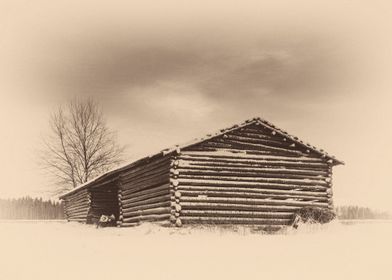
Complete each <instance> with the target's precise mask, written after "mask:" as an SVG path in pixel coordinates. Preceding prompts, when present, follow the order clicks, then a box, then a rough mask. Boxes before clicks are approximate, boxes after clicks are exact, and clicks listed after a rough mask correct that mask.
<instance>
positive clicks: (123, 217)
mask: <svg viewBox="0 0 392 280" xmlns="http://www.w3.org/2000/svg"><path fill="white" fill-rule="evenodd" d="M169 171H170V157H169V156H163V157H160V158H156V159H152V160H151V161H149V162H146V163H143V164H141V165H140V166H134V167H133V168H131V169H129V170H124V171H123V172H122V173H121V175H120V186H121V187H120V188H121V194H119V202H120V206H121V209H120V219H119V222H118V223H117V224H118V225H119V226H133V225H137V224H140V223H141V222H145V221H148V222H166V223H169V218H170V209H171V208H170V205H171V204H170V197H171V196H170V185H169Z"/></svg>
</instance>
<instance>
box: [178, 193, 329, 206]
mask: <svg viewBox="0 0 392 280" xmlns="http://www.w3.org/2000/svg"><path fill="white" fill-rule="evenodd" d="M183 202H209V203H224V204H230V203H235V204H251V205H283V206H301V207H307V206H314V207H328V203H323V202H311V201H294V200H273V199H259V198H236V197H205V198H201V197H190V196H183V197H182V198H181V205H182V204H183Z"/></svg>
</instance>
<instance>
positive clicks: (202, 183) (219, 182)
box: [179, 178, 328, 191]
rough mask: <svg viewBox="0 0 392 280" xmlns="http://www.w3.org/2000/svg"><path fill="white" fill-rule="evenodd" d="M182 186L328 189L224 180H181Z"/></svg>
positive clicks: (325, 188)
mask: <svg viewBox="0 0 392 280" xmlns="http://www.w3.org/2000/svg"><path fill="white" fill-rule="evenodd" d="M179 182H180V185H186V186H220V187H223V186H225V187H229V186H233V187H244V186H248V187H260V188H268V189H286V190H291V189H298V190H312V191H313V190H314V191H316V190H319V191H325V190H327V189H328V188H327V187H325V186H304V185H299V184H296V185H294V184H284V183H261V182H260V183H259V182H240V181H238V182H236V181H234V182H233V181H222V180H194V179H185V178H179Z"/></svg>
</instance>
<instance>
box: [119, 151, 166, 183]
mask: <svg viewBox="0 0 392 280" xmlns="http://www.w3.org/2000/svg"><path fill="white" fill-rule="evenodd" d="M169 162H170V156H165V157H160V158H157V159H153V160H152V161H150V162H144V163H141V164H140V165H138V166H132V167H130V168H126V169H124V170H123V172H122V175H121V180H122V179H123V176H125V177H126V176H130V175H132V174H144V173H145V172H150V171H151V170H153V169H155V168H156V167H157V166H162V165H164V164H166V163H167V164H169Z"/></svg>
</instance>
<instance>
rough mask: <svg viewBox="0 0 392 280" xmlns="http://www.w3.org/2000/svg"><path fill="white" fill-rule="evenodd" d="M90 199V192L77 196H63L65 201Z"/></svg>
mask: <svg viewBox="0 0 392 280" xmlns="http://www.w3.org/2000/svg"><path fill="white" fill-rule="evenodd" d="M88 199H90V194H81V195H79V196H78V197H74V198H65V199H64V201H65V202H78V201H81V200H88Z"/></svg>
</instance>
